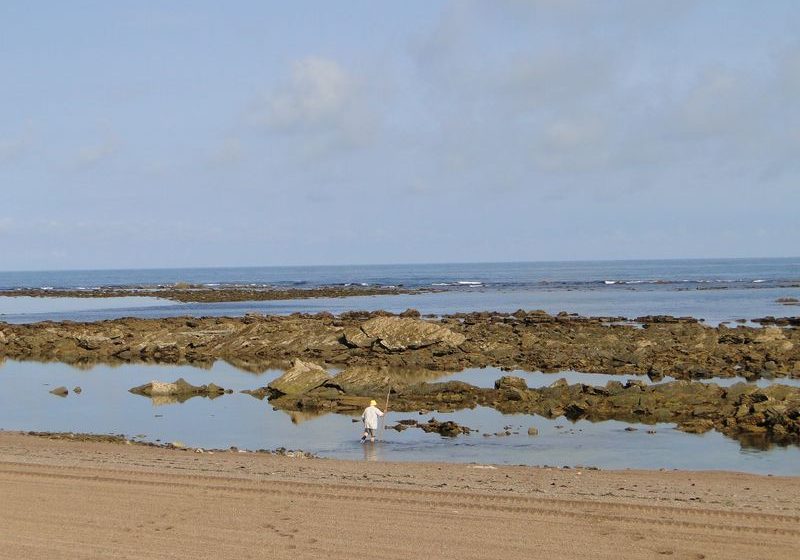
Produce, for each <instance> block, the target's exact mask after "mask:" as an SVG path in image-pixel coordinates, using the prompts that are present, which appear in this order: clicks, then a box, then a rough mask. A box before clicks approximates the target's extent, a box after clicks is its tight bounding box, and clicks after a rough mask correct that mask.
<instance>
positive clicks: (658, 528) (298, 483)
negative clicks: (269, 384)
mask: <svg viewBox="0 0 800 560" xmlns="http://www.w3.org/2000/svg"><path fill="white" fill-rule="evenodd" d="M487 467H488V466H484V465H481V466H476V465H455V464H436V463H377V462H350V461H334V460H323V459H300V458H292V457H283V456H273V455H267V454H254V453H238V452H216V453H214V454H209V453H207V452H206V453H195V452H193V451H183V450H171V449H162V448H152V447H145V446H137V445H124V444H119V443H105V442H91V441H89V442H74V441H65V440H50V439H46V438H40V437H33V436H28V435H22V434H17V433H9V432H2V433H0V503H2V508H0V527H2V530H0V558H15V559H16V558H27V559H30V560H33V559H37V558H187V557H191V558H265V557H267V558H364V557H381V558H398V559H403V560H408V559H410V558H444V559H447V558H460V559H462V558H504V559H515V558H526V559H528V558H548V559H559V558H565V559H566V558H570V559H571V558H579V557H586V558H609V559H611V558H615V559H620V558H622V559H624V558H661V557H669V558H693V559H694V558H696V559H699V558H709V559H713V558H791V557H794V555H796V553H797V550H798V547H800V478H784V477H763V476H754V475H744V474H736V473H722V472H704V473H697V472H677V471H672V472H652V471H651V472H648V471H593V470H584V469H557V468H528V467H500V466H498V467H496V468H487Z"/></svg>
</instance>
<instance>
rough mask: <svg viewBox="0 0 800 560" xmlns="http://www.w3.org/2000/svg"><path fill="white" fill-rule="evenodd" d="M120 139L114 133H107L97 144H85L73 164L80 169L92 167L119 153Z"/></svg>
mask: <svg viewBox="0 0 800 560" xmlns="http://www.w3.org/2000/svg"><path fill="white" fill-rule="evenodd" d="M118 148H119V141H118V139H117V137H116V135H114V134H109V135H107V136H106V137H105V138H104V139H103V140H101V141H100V142H97V143H95V144H89V145H86V146H83V147H82V148H80V149H79V150H78V153H77V154H76V155H75V157H74V159H73V161H72V166H73V167H74V168H75V169H78V170H84V169H90V168H92V167H95V166H97V165H99V164H101V163H102V162H104V161H106V160H108V159H109V158H111V157H112V156H113V155H114V154H116V153H117V150H118Z"/></svg>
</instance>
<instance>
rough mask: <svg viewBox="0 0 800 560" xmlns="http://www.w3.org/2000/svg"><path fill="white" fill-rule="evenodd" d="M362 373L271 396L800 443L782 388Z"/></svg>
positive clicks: (295, 406)
mask: <svg viewBox="0 0 800 560" xmlns="http://www.w3.org/2000/svg"><path fill="white" fill-rule="evenodd" d="M295 369H296V370H297V366H295ZM297 371H299V370H297ZM360 371H362V370H359V371H356V372H348V371H347V370H345V371H344V372H342V373H340V374H338V375H337V376H334V377H328V378H327V379H321V378H319V377H317V376H316V373H308V375H307V379H308V381H309V382H310V383H309V384H308V385H307V386H306V387H308V388H307V389H306V390H305V391H304V392H302V393H292V394H287V393H282V392H281V391H278V390H276V389H275V388H274V387H272V386H270V387H268V388H266V389H265V391H266V394H268V395H269V398H270V403H271V404H272V405H273V406H275V407H276V408H280V409H283V410H293V411H307V412H311V411H327V412H353V411H358V410H360V409H361V408H363V407H365V406H366V405H367V403H368V402H369V400H370V398H372V397H373V396H374V395H376V394H382V393H383V392H387V393H389V394H390V396H391V408H392V410H395V411H403V412H410V411H420V410H436V411H439V412H449V411H454V410H458V409H463V408H474V407H476V406H487V407H492V408H494V409H496V410H499V411H500V412H503V413H514V414H519V413H523V414H536V415H539V416H543V417H546V418H558V417H561V416H565V417H567V418H569V419H571V420H578V419H586V420H591V421H602V420H619V421H625V422H634V423H643V424H656V423H662V422H663V423H674V424H676V425H677V427H678V429H680V430H683V431H686V432H691V433H703V432H707V431H709V430H712V429H716V430H717V431H719V432H722V433H724V434H726V435H728V436H731V437H734V438H737V439H741V440H750V441H756V442H757V441H758V440H762V441H764V442H771V443H778V444H798V443H800V388H798V387H790V386H786V385H780V384H776V385H772V386H769V387H766V388H763V389H762V388H758V387H757V386H754V385H751V384H747V383H737V384H735V385H733V386H731V387H727V388H724V387H720V386H719V385H716V384H713V383H703V382H697V381H685V380H681V381H672V382H668V383H658V384H653V385H646V384H644V383H643V382H641V381H629V382H627V383H626V384H624V385H623V384H622V383H620V382H619V381H609V382H608V383H607V384H606V385H605V386H602V387H601V386H593V385H587V384H583V383H577V384H572V385H570V384H568V383H567V382H566V381H565V380H564V379H559V380H558V381H556V382H555V383H553V384H552V385H550V386H549V387H542V388H536V389H532V388H529V387H528V386H527V384H526V382H525V380H524V379H522V378H520V377H515V376H504V377H501V378H500V379H498V380H497V381H496V382H495V385H494V387H493V388H479V387H475V386H473V385H470V384H467V383H462V382H457V381H451V382H444V383H428V382H409V381H408V380H407V379H406V380H403V379H398V378H394V377H392V376H391V375H387V372H385V371H384V372H380V371H378V372H376V373H373V374H371V375H366V374H365V375H360V373H359V372H360ZM364 373H366V372H364ZM340 376H343V377H346V378H348V379H349V380H350V382H349V384H348V385H342V384H340V383H337V382H336V381H335V380H336V379H337V378H338V377H340ZM294 377H295V378H296V377H297V376H296V374H295V376H294ZM312 380H313V382H312ZM359 380H360V382H359ZM312 385H315V386H313V387H312ZM406 427H418V428H421V429H423V430H425V431H426V432H431V431H433V432H438V433H441V434H442V435H448V436H453V435H458V434H460V433H469V429H466V430H462V429H461V428H463V427H459V426H457V425H452V426H451V425H450V424H448V423H446V422H444V423H439V422H435V421H434V422H429V423H427V424H422V423H418V422H416V421H401V422H400V423H399V424H397V425H395V426H393V428H394V429H398V430H403V429H405V428H406Z"/></svg>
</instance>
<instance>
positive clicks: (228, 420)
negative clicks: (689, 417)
mask: <svg viewBox="0 0 800 560" xmlns="http://www.w3.org/2000/svg"><path fill="white" fill-rule="evenodd" d="M281 373H282V372H281V371H280V370H272V369H265V370H264V371H263V372H259V373H250V372H245V371H242V370H239V369H236V368H235V367H233V366H231V365H230V364H227V363H225V362H217V363H215V364H214V365H213V366H212V367H209V368H206V369H200V368H196V367H191V366H154V365H138V364H137V365H130V364H127V365H120V366H109V365H95V366H91V367H85V368H75V367H72V366H69V365H66V364H59V363H46V364H44V363H35V362H16V361H6V362H5V363H4V364H3V365H0V427H2V428H3V429H5V430H37V431H59V432H61V431H74V432H91V433H115V434H124V435H125V436H127V437H129V438H138V439H141V440H142V441H151V442H161V443H169V442H173V441H180V442H182V443H184V444H186V445H188V446H191V447H203V448H217V449H227V448H229V447H230V446H236V447H239V448H241V449H250V450H257V449H275V448H278V447H286V448H290V449H303V450H305V451H309V452H313V453H316V454H319V455H321V456H324V457H332V458H343V459H366V460H392V461H406V460H408V461H411V460H413V461H454V462H468V463H469V462H477V463H494V464H524V465H552V466H564V465H567V466H572V467H574V466H580V465H583V466H596V467H600V468H605V469H622V468H646V469H658V468H666V469H693V470H695V469H696V470H701V469H724V470H732V471H745V472H753V473H768V474H782V475H800V447H798V446H788V447H779V446H771V447H769V448H767V449H763V448H752V447H748V446H746V445H742V444H741V443H740V442H738V441H736V440H734V439H731V438H728V437H726V436H723V435H722V434H719V433H717V432H714V431H711V432H708V433H706V434H701V435H698V434H686V433H683V432H680V431H678V430H676V429H675V426H674V425H672V424H655V425H640V424H628V423H625V422H618V421H605V422H589V421H587V420H579V421H577V422H572V421H570V420H568V419H566V418H563V417H562V418H556V419H547V418H543V417H540V416H536V415H527V414H502V413H500V412H498V411H496V410H494V409H491V408H486V407H477V408H474V409H465V410H460V411H456V412H446V413H441V412H437V411H433V412H429V413H426V414H424V415H420V414H418V413H415V412H390V413H389V414H388V420H387V422H388V424H389V425H392V424H394V423H396V422H397V421H398V420H401V419H409V418H411V419H415V420H418V421H420V422H424V421H427V420H428V419H429V418H431V417H435V418H436V419H437V420H442V421H444V420H453V421H456V422H458V423H459V424H462V425H465V426H468V427H470V428H473V429H475V430H477V431H476V432H475V433H473V434H471V435H468V436H459V437H457V438H446V437H442V436H440V435H438V434H433V433H432V434H426V433H424V432H423V431H422V430H419V429H415V428H409V429H407V430H405V431H403V432H396V431H394V430H386V431H385V432H384V433H383V441H382V442H381V443H376V444H374V445H372V444H366V445H362V444H360V443H359V441H358V438H359V436H360V434H361V424H360V422H359V421H358V416H357V415H347V414H324V415H316V414H309V413H296V412H295V413H292V412H285V411H280V410H273V408H272V406H271V405H270V404H269V402H268V401H267V400H258V399H256V398H254V397H251V396H250V395H246V394H242V393H240V392H239V391H241V390H244V389H254V388H257V387H261V386H264V385H266V384H267V383H268V382H269V381H271V380H272V379H274V378H275V377H277V376H278V375H280V374H281ZM512 374H514V375H523V376H525V375H527V377H528V380H529V382H530V383H531V385H532V386H540V385H544V384H550V383H552V382H553V381H555V380H556V379H559V378H561V377H564V378H566V379H567V380H568V381H570V382H576V381H582V382H594V384H595V385H604V384H605V383H606V382H607V381H608V380H609V379H617V378H618V377H619V376H608V375H602V374H587V373H582V374H578V373H575V372H561V373H555V374H545V373H535V374H526V373H524V372H512ZM502 375H508V372H503V371H500V370H499V369H496V368H484V369H480V370H472V371H470V372H468V378H469V380H470V381H472V382H474V383H475V384H476V385H481V386H488V385H490V384H491V383H493V382H494V380H495V379H497V378H499V377H500V376H502ZM457 376H458V374H456V377H457ZM178 377H183V378H185V379H186V380H187V381H189V382H190V383H192V384H195V385H199V384H207V383H211V382H214V383H217V384H218V385H221V386H223V387H225V388H229V389H233V390H234V393H232V394H226V395H222V396H220V397H217V398H215V399H207V398H202V397H194V398H192V399H189V400H188V401H186V402H184V403H171V404H167V403H163V402H160V401H158V400H151V399H149V398H146V397H142V396H139V395H134V394H132V393H130V392H129V391H128V389H130V388H131V387H134V386H137V385H141V384H144V383H147V382H149V381H151V380H160V381H174V380H175V379H177V378H178ZM450 378H453V376H448V375H447V374H443V377H442V380H445V379H450ZM463 378H464V376H463V375H462V379H463ZM645 379H646V378H645ZM775 382H776V383H781V382H782V381H781V380H776V381H775ZM62 385H63V386H66V387H67V388H68V389H69V391H70V393H69V395H68V396H66V397H58V396H55V395H52V394H50V390H52V389H53V388H55V387H57V386H62ZM76 386H80V387H81V389H82V391H81V393H80V394H77V393H75V392H73V389H74V387H76ZM529 427H535V428H537V429H538V431H539V435H538V436H535V437H531V436H528V428H529ZM507 428H508V431H510V432H511V435H509V436H503V437H499V436H496V435H491V436H489V437H485V436H484V435H483V434H495V433H501V432H505V431H506V429H507ZM626 428H635V430H633V431H631V430H626ZM652 432H654V433H652Z"/></svg>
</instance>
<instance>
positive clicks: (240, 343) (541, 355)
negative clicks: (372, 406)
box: [0, 311, 800, 383]
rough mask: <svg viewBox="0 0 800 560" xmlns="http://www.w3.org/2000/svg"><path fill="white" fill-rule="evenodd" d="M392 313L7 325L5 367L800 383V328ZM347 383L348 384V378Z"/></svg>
mask: <svg viewBox="0 0 800 560" xmlns="http://www.w3.org/2000/svg"><path fill="white" fill-rule="evenodd" d="M418 315H419V314H418V313H415V312H413V311H409V312H406V313H404V314H402V316H396V315H392V314H389V313H386V312H374V313H367V312H354V313H345V314H342V315H341V316H338V317H336V316H333V315H331V314H330V313H320V314H316V315H303V314H294V315H290V316H287V317H278V316H260V315H248V316H245V317H242V318H208V317H206V318H189V317H184V318H167V319H134V318H127V319H117V320H113V321H101V322H93V323H74V322H69V321H64V322H58V323H55V322H42V323H36V324H28V325H11V324H5V323H0V360H1V359H3V358H9V359H17V360H39V361H61V362H66V363H71V364H78V365H79V364H88V363H95V362H106V363H137V362H151V363H152V362H156V363H169V364H193V365H198V366H202V365H210V364H212V363H213V362H214V361H216V360H226V361H228V362H230V363H232V364H234V365H236V366H237V367H242V368H244V369H248V370H250V371H263V370H264V369H266V368H267V367H282V368H283V367H287V365H288V364H289V363H290V361H291V360H294V359H300V360H303V361H306V362H309V361H311V362H314V363H316V364H318V365H320V366H322V367H324V368H328V367H331V366H336V367H346V368H351V367H355V366H366V367H370V368H389V369H394V370H400V369H412V370H432V371H460V370H462V369H465V368H469V367H484V366H494V367H500V368H505V369H508V370H511V369H522V370H528V371H539V370H541V371H559V370H576V371H586V372H596V373H610V374H641V375H649V376H650V377H651V378H654V379H659V378H661V377H663V376H667V375H669V376H672V377H674V378H676V379H700V378H708V377H716V376H721V377H732V376H743V377H746V378H748V379H757V378H760V377H770V378H772V377H800V330H798V329H797V328H796V327H794V326H792V325H793V324H794V323H793V322H792V321H789V320H787V321H785V322H781V323H780V324H781V325H784V324H785V325H788V327H780V326H765V327H749V326H743V325H738V326H736V327H733V328H729V327H728V326H726V325H720V326H718V327H709V326H705V325H703V324H702V323H700V322H698V321H696V320H694V319H691V318H675V317H663V316H654V317H639V318H637V319H635V320H628V319H625V318H624V317H580V316H577V315H570V314H567V313H561V314H558V315H549V314H547V313H545V312H543V311H531V312H525V311H518V312H516V313H513V314H508V313H491V312H485V313H460V314H455V315H448V316H444V317H441V318H434V319H421V318H419V317H418ZM340 381H341V382H343V383H344V382H346V379H344V378H343V379H341V380H340Z"/></svg>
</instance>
